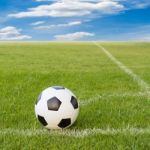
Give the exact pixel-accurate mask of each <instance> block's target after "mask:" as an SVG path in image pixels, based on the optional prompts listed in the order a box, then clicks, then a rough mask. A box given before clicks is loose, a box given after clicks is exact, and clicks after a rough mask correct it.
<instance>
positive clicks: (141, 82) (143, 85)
mask: <svg viewBox="0 0 150 150" xmlns="http://www.w3.org/2000/svg"><path fill="white" fill-rule="evenodd" d="M93 43H94V44H95V45H96V46H97V47H99V48H100V49H101V50H102V51H103V52H104V53H105V54H106V55H107V56H108V57H109V58H110V59H111V60H112V61H113V62H114V63H115V64H116V65H117V66H118V67H119V68H120V69H121V70H122V71H124V72H125V73H126V74H128V75H129V76H130V77H132V78H133V80H134V81H136V82H137V83H138V85H139V86H140V87H141V89H142V90H144V91H145V92H146V93H147V96H148V98H150V87H149V85H148V84H147V83H146V82H145V81H144V80H143V79H141V78H140V77H139V76H138V75H137V74H135V73H134V72H133V71H132V70H131V69H129V68H128V67H127V66H125V65H124V64H123V63H122V62H120V61H119V60H117V59H116V58H115V57H114V56H113V55H112V54H111V53H110V52H109V51H108V50H106V48H104V47H103V46H101V45H100V44H98V43H97V42H96V41H94V42H93Z"/></svg>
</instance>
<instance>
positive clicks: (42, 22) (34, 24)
mask: <svg viewBox="0 0 150 150" xmlns="http://www.w3.org/2000/svg"><path fill="white" fill-rule="evenodd" d="M44 23H45V21H37V22H33V23H31V25H32V26H37V25H41V24H44Z"/></svg>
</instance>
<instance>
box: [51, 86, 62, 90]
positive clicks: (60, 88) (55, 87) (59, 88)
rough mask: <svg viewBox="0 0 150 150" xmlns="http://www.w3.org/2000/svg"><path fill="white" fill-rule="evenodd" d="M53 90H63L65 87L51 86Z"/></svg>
mask: <svg viewBox="0 0 150 150" xmlns="http://www.w3.org/2000/svg"><path fill="white" fill-rule="evenodd" d="M52 88H54V89H55V90H64V89H65V88H64V87H63V86H52Z"/></svg>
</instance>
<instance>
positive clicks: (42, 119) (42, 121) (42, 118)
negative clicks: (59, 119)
mask: <svg viewBox="0 0 150 150" xmlns="http://www.w3.org/2000/svg"><path fill="white" fill-rule="evenodd" d="M38 120H39V121H40V123H41V124H42V125H43V126H47V125H48V123H47V122H46V120H45V119H44V117H42V116H40V115H38Z"/></svg>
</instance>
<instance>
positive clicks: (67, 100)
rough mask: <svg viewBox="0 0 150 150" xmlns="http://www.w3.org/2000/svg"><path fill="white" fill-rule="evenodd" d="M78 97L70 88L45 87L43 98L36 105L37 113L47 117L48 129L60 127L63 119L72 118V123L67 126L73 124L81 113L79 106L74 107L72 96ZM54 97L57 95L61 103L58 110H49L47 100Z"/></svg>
mask: <svg viewBox="0 0 150 150" xmlns="http://www.w3.org/2000/svg"><path fill="white" fill-rule="evenodd" d="M72 96H74V97H76V96H75V95H74V94H73V93H72V92H71V91H70V90H69V89H66V88H65V89H60V90H56V89H54V88H52V87H49V88H47V89H45V90H44V91H43V92H42V97H41V100H40V101H39V102H38V103H37V105H35V113H36V116H37V115H41V116H43V117H44V118H45V120H46V122H47V123H48V125H47V126H46V128H48V129H60V127H59V126H58V124H59V123H60V122H61V120H62V119H66V118H70V119H71V124H70V125H68V126H67V127H69V126H71V125H72V124H73V123H74V122H75V120H76V119H77V116H78V113H79V107H78V108H77V109H74V107H73V106H72V104H71V97H72ZM53 97H56V98H57V99H58V100H59V101H61V105H60V107H59V109H58V111H54V110H48V106H47V101H48V100H49V99H51V98H53Z"/></svg>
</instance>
